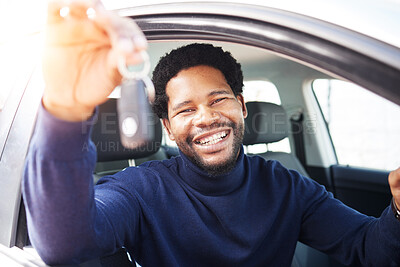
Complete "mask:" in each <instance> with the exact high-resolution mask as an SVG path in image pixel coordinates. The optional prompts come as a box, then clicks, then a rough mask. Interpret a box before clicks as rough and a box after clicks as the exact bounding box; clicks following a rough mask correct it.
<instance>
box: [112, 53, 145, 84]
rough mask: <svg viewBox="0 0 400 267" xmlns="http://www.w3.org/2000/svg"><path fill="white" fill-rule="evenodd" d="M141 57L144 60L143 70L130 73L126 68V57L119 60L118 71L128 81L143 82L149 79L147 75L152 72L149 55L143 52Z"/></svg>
mask: <svg viewBox="0 0 400 267" xmlns="http://www.w3.org/2000/svg"><path fill="white" fill-rule="evenodd" d="M140 55H141V56H142V59H143V64H144V65H143V69H142V70H141V71H138V72H137V71H130V70H129V69H128V67H127V66H126V61H125V57H122V56H121V57H119V58H118V71H119V73H120V74H121V75H122V77H124V78H125V79H127V80H131V79H137V80H141V79H144V78H145V77H147V74H149V72H150V59H149V55H148V54H147V52H145V51H141V52H140Z"/></svg>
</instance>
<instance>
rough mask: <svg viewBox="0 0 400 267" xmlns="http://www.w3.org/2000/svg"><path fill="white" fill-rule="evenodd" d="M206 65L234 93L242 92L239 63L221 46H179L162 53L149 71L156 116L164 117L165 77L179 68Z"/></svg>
mask: <svg viewBox="0 0 400 267" xmlns="http://www.w3.org/2000/svg"><path fill="white" fill-rule="evenodd" d="M200 65H206V66H210V67H214V68H216V69H218V70H220V71H221V72H222V74H223V75H224V76H225V79H226V81H227V83H228V84H229V86H230V87H231V89H232V91H233V93H234V95H235V96H237V95H238V94H241V93H242V91H243V72H242V69H241V66H240V64H239V63H238V62H237V61H236V59H235V58H234V57H233V56H232V55H231V53H230V52H227V51H226V52H225V51H224V50H222V48H221V47H215V46H213V45H211V44H200V43H194V44H189V45H186V46H182V47H179V48H177V49H174V50H172V51H171V52H170V53H167V54H166V55H165V56H163V57H162V58H161V59H160V61H159V62H158V64H157V66H156V67H155V69H154V71H153V83H154V87H155V90H156V96H155V99H154V103H153V110H154V112H155V113H156V114H157V116H158V117H159V118H168V96H167V94H166V92H165V88H166V86H167V83H168V81H169V80H171V79H172V78H173V77H175V76H176V75H177V74H178V73H179V72H180V71H181V70H184V69H188V68H190V67H195V66H200Z"/></svg>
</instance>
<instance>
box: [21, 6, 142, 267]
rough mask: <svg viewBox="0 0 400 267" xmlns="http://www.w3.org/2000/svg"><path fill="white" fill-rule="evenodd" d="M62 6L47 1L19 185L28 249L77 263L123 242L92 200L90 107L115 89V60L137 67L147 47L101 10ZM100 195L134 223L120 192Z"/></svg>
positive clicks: (129, 26) (127, 24)
mask: <svg viewBox="0 0 400 267" xmlns="http://www.w3.org/2000/svg"><path fill="white" fill-rule="evenodd" d="M66 2H67V1H52V2H50V3H49V8H48V20H47V24H46V42H45V49H44V58H43V73H44V78H45V82H46V88H45V92H44V95H43V101H42V102H43V105H42V107H41V109H40V111H39V114H38V120H37V125H36V130H35V133H34V136H33V138H32V142H31V147H30V151H29V154H28V157H27V163H26V168H25V177H24V181H23V185H22V190H23V195H24V201H25V204H26V210H27V221H28V229H29V235H30V238H31V241H32V244H33V245H34V246H35V247H36V249H37V250H38V252H39V254H40V255H41V256H42V258H43V259H44V260H45V261H46V262H47V263H50V264H57V263H74V262H78V261H83V260H86V259H89V258H92V257H96V256H98V255H99V254H101V253H105V252H110V250H111V249H112V248H115V247H116V246H118V245H120V244H121V243H122V242H123V241H122V240H121V238H122V236H124V234H125V233H124V232H123V231H124V230H123V229H125V227H120V225H114V224H113V223H114V222H113V221H112V220H110V217H113V216H116V214H114V213H113V211H112V212H111V213H113V214H111V215H110V214H109V213H110V212H108V211H106V210H105V206H106V205H103V204H104V202H107V199H100V201H98V200H95V193H94V189H93V182H92V173H93V169H94V165H95V162H96V156H95V155H96V153H95V148H94V146H93V144H92V143H91V141H90V129H91V124H92V121H93V120H94V118H93V117H94V116H95V115H94V113H95V112H94V110H95V107H96V106H97V105H99V104H101V103H103V102H105V101H106V100H107V96H108V95H109V94H110V92H111V91H112V90H113V89H114V88H115V86H116V85H117V84H118V83H120V80H121V76H120V75H119V73H118V71H117V68H116V66H117V60H118V57H120V56H123V57H125V58H126V61H127V63H128V64H135V63H139V62H140V60H141V59H140V55H139V54H140V51H141V50H144V49H146V45H147V43H146V40H145V38H144V36H143V34H142V33H141V32H140V30H139V29H138V27H137V26H136V25H135V24H133V22H131V21H129V20H125V19H122V18H119V17H118V16H116V15H115V14H113V13H110V12H108V11H106V10H104V8H103V7H102V6H101V4H99V3H93V1H92V2H89V1H69V2H68V3H69V4H68V6H64V4H65V3H66ZM100 193H102V195H110V194H111V193H112V195H113V199H112V200H113V202H112V205H113V209H114V210H115V211H118V212H120V213H121V214H130V215H131V217H130V218H133V219H134V218H135V214H137V213H138V212H137V210H135V209H134V208H135V207H134V205H133V204H134V200H133V201H132V200H131V199H129V198H130V197H131V196H128V195H125V194H126V193H125V192H124V190H119V189H118V187H117V188H114V189H113V192H104V191H101V192H100ZM128 200H129V202H130V203H131V205H127V203H126V202H127V201H128ZM108 207H110V205H108ZM107 212H108V213H107ZM121 223H124V222H121ZM121 223H120V224H121ZM132 227H134V226H132Z"/></svg>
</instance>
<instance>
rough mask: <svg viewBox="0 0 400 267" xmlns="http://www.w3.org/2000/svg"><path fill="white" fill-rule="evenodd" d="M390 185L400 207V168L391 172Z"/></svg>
mask: <svg viewBox="0 0 400 267" xmlns="http://www.w3.org/2000/svg"><path fill="white" fill-rule="evenodd" d="M389 185H390V191H391V192H392V195H393V198H394V201H395V202H396V205H397V207H398V208H400V168H397V169H396V170H394V171H392V172H390V174H389Z"/></svg>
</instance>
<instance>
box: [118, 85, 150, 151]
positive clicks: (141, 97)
mask: <svg viewBox="0 0 400 267" xmlns="http://www.w3.org/2000/svg"><path fill="white" fill-rule="evenodd" d="M117 109H118V123H119V129H120V137H121V142H122V145H123V146H124V147H126V148H129V149H136V148H138V147H140V146H143V145H145V144H146V143H147V142H149V141H151V140H153V138H154V136H155V127H154V122H153V120H152V119H151V118H152V110H151V107H150V103H149V101H148V99H147V95H146V90H145V87H144V83H143V81H142V80H136V79H130V80H125V81H124V82H123V83H122V85H121V98H119V99H118V103H117Z"/></svg>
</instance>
